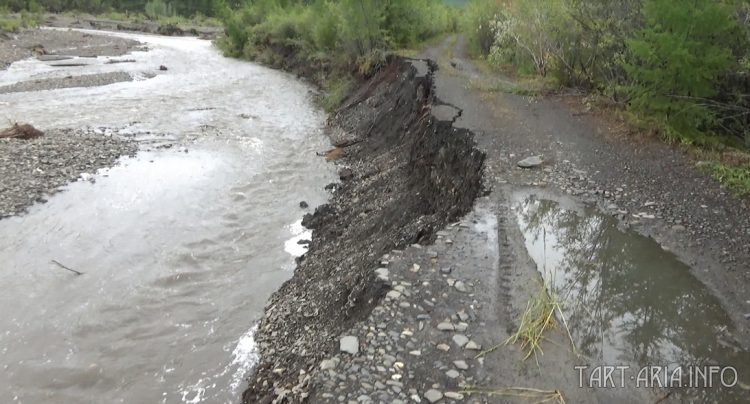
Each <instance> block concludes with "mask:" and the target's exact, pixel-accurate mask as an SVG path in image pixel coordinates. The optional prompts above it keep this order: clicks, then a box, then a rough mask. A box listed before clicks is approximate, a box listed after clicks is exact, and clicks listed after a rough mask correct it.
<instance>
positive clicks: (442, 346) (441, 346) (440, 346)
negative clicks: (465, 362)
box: [436, 344, 451, 352]
mask: <svg viewBox="0 0 750 404" xmlns="http://www.w3.org/2000/svg"><path fill="white" fill-rule="evenodd" d="M436 348H437V349H439V350H441V351H443V352H448V351H450V349H451V347H450V346H449V345H448V344H437V346H436Z"/></svg>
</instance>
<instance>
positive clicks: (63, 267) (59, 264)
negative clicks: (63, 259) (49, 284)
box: [50, 260, 83, 275]
mask: <svg viewBox="0 0 750 404" xmlns="http://www.w3.org/2000/svg"><path fill="white" fill-rule="evenodd" d="M50 262H52V263H53V264H55V265H57V266H58V267H60V268H62V269H66V270H68V271H70V272H73V273H74V274H76V275H83V272H80V271H76V270H75V269H73V268H70V267H67V266H65V265H63V264H61V263H60V262H59V261H56V260H52V261H50Z"/></svg>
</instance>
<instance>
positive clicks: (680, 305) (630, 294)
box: [513, 193, 750, 402]
mask: <svg viewBox="0 0 750 404" xmlns="http://www.w3.org/2000/svg"><path fill="white" fill-rule="evenodd" d="M513 210H514V212H515V214H516V217H517V221H518V224H519V226H520V229H521V232H522V233H523V235H524V238H525V244H526V248H527V250H528V252H529V254H530V256H531V257H532V258H533V259H534V261H535V262H536V263H537V268H538V270H539V271H540V272H541V273H542V274H544V277H545V279H546V280H547V281H549V282H550V284H551V285H552V287H554V288H555V290H556V293H557V294H558V296H560V300H561V305H562V308H563V313H564V314H565V316H566V319H567V321H568V323H569V326H570V330H571V332H572V335H573V337H574V340H575V342H576V345H577V348H578V350H579V351H580V352H581V353H582V354H583V355H584V356H585V357H586V358H587V359H588V360H589V362H591V364H592V365H627V366H631V367H633V368H636V367H637V366H662V367H664V366H667V367H668V369H669V370H670V371H671V370H673V369H675V368H676V367H678V366H683V368H685V367H687V366H710V365H721V366H733V367H734V368H735V369H736V371H737V374H738V378H739V381H738V383H737V385H736V386H734V387H733V388H731V389H724V388H713V389H698V390H691V391H687V392H685V393H686V394H687V395H688V397H690V398H695V399H698V400H699V401H701V402H703V401H714V400H715V401H717V402H747V399H748V395H750V392H748V391H747V390H746V388H747V385H748V383H750V353H748V352H747V351H745V350H743V349H742V348H741V346H740V345H739V343H737V342H736V341H735V340H734V338H732V332H733V329H734V327H733V325H732V321H731V320H730V318H729V316H728V315H727V313H726V312H725V311H724V310H723V308H722V307H721V304H720V303H719V301H718V299H717V298H716V297H714V296H712V295H711V293H710V292H709V291H708V290H707V289H706V288H705V287H704V285H703V284H701V282H700V281H698V280H697V279H696V278H695V277H693V276H692V275H691V274H690V268H689V267H687V265H685V264H683V263H682V262H680V261H679V260H678V259H677V258H676V257H675V256H674V255H673V254H671V253H669V252H667V251H665V250H663V249H662V248H660V246H659V245H658V244H657V243H656V242H655V241H654V240H652V239H649V238H646V237H643V236H640V235H638V234H636V233H635V232H632V231H623V230H621V229H619V228H618V226H617V222H616V220H615V219H613V218H611V217H609V216H606V215H604V214H602V213H600V212H598V211H597V210H596V209H595V208H590V207H581V206H577V205H576V204H574V203H573V202H572V201H568V200H562V199H560V200H549V199H544V198H543V197H539V196H537V195H535V194H530V193H519V194H516V195H515V196H514V200H513ZM633 376H637V369H636V370H635V371H634V372H633ZM685 378H687V374H685ZM728 379H730V380H728V381H729V382H731V381H732V380H731V379H733V377H728ZM683 380H684V382H685V383H687V380H686V379H683ZM714 380H715V384H718V383H719V382H720V380H719V379H718V377H716V378H714Z"/></svg>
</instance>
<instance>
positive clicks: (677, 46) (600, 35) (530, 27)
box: [464, 0, 750, 193]
mask: <svg viewBox="0 0 750 404" xmlns="http://www.w3.org/2000/svg"><path fill="white" fill-rule="evenodd" d="M464 24H465V25H464V30H465V31H466V33H467V36H468V38H469V41H470V44H471V47H472V50H473V52H474V53H475V55H477V56H480V57H482V58H485V59H486V60H487V62H488V63H489V64H490V65H491V66H494V67H497V68H501V69H504V70H509V69H510V70H512V71H515V72H516V73H518V74H521V75H536V76H538V77H543V78H545V80H546V81H547V82H550V83H552V84H553V85H557V86H564V87H575V88H578V89H582V90H584V91H585V92H586V93H588V94H592V95H596V96H599V97H604V98H606V99H607V100H609V101H610V102H612V103H614V104H615V105H619V106H620V108H622V109H624V110H625V111H627V113H628V114H627V116H628V117H629V118H630V121H631V123H633V124H635V125H636V126H641V127H642V128H644V129H648V130H653V131H656V132H658V133H660V134H661V135H663V136H665V137H666V138H668V139H670V140H673V141H680V142H683V143H687V144H693V145H699V146H704V147H707V149H708V150H714V151H720V152H723V153H724V154H727V152H726V151H727V150H730V149H732V148H736V149H745V148H747V147H750V2H748V1H746V0H475V1H472V2H470V4H469V6H468V8H467V11H466V15H465V19H464ZM735 151H737V150H735ZM729 154H730V155H731V156H732V158H729V159H727V158H724V159H723V162H722V163H721V164H716V165H715V166H714V174H715V175H716V176H717V177H719V178H720V179H721V180H722V181H724V182H725V183H729V184H730V185H733V187H734V188H735V189H737V190H739V191H740V192H743V193H750V158H748V157H747V154H744V153H741V152H740V153H736V152H731V153H729Z"/></svg>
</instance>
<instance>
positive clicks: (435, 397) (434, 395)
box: [424, 389, 443, 403]
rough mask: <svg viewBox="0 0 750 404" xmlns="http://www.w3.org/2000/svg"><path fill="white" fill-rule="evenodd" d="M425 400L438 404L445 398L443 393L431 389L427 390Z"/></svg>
mask: <svg viewBox="0 0 750 404" xmlns="http://www.w3.org/2000/svg"><path fill="white" fill-rule="evenodd" d="M424 398H425V399H427V401H429V402H431V403H437V402H438V401H440V400H441V399H442V398H443V393H441V392H439V391H437V390H435V389H430V390H427V392H426V393H424Z"/></svg>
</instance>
